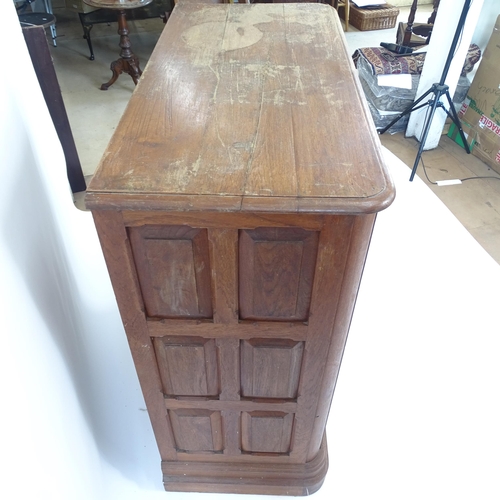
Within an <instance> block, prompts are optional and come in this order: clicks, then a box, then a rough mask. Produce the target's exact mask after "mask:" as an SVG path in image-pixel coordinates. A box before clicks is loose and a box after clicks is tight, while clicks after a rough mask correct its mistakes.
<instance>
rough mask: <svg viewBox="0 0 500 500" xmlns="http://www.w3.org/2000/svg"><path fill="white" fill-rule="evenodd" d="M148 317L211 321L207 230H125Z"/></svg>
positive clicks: (175, 227) (142, 228)
mask: <svg viewBox="0 0 500 500" xmlns="http://www.w3.org/2000/svg"><path fill="white" fill-rule="evenodd" d="M128 231H129V235H130V241H131V243H132V249H133V252H134V257H135V262H136V265H137V273H138V276H139V282H140V285H141V290H142V294H143V298H144V304H145V307H146V312H147V315H148V316H149V317H158V318H211V317H212V298H211V289H210V258H209V250H208V238H207V231H206V230H202V229H193V228H190V227H188V226H142V227H133V228H129V229H128Z"/></svg>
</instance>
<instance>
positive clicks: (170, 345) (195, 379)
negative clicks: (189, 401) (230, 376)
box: [154, 337, 219, 396]
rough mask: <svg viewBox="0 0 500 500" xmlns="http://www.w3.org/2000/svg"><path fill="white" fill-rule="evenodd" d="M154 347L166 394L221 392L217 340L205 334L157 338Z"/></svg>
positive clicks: (210, 393)
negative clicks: (200, 335)
mask: <svg viewBox="0 0 500 500" xmlns="http://www.w3.org/2000/svg"><path fill="white" fill-rule="evenodd" d="M154 347H155V352H156V359H157V360H158V368H159V371H160V377H161V381H162V385H163V392H164V394H165V395H170V396H216V395H218V394H219V382H218V380H219V377H218V373H217V371H218V370H217V366H218V365H217V352H216V345H215V341H214V340H212V339H203V338H201V337H157V338H155V339H154Z"/></svg>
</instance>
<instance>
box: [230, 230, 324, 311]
mask: <svg viewBox="0 0 500 500" xmlns="http://www.w3.org/2000/svg"><path fill="white" fill-rule="evenodd" d="M318 234H319V233H317V232H311V231H306V230H303V229H296V228H259V229H255V230H253V231H241V232H240V242H239V257H240V260H239V270H240V273H239V278H240V286H239V292H240V294H239V296H240V318H241V319H253V320H266V319H267V320H269V319H272V320H296V321H297V320H298V321H305V320H307V318H308V315H309V306H310V302H311V290H312V282H313V278H314V266H315V263H316V254H317V248H318Z"/></svg>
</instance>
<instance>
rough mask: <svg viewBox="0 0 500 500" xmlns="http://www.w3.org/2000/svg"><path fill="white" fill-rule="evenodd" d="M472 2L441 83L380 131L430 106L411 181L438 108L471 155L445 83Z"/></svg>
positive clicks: (466, 5)
mask: <svg viewBox="0 0 500 500" xmlns="http://www.w3.org/2000/svg"><path fill="white" fill-rule="evenodd" d="M471 2H472V0H465V3H464V7H463V9H462V14H461V15H460V20H459V21H458V26H457V29H456V31H455V36H454V37H453V41H452V42H451V47H450V51H449V53H448V58H447V59H446V63H445V65H444V69H443V73H442V75H441V79H440V80H439V83H434V84H433V85H432V86H431V88H430V89H429V90H427V92H425V93H424V94H423V95H421V96H420V97H419V98H418V99H417V100H416V101H415V102H414V103H412V104H411V106H409V107H408V108H407V109H405V110H404V111H403V112H402V113H401V114H400V115H398V116H397V117H396V118H395V119H394V120H393V121H392V122H391V123H389V125H387V126H386V127H384V128H383V129H382V130H380V131H379V134H381V135H382V134H383V133H384V132H387V130H389V129H390V128H391V127H392V126H393V125H394V124H395V123H396V122H398V121H399V120H400V119H401V118H403V116H406V115H408V114H410V113H411V112H412V111H416V110H417V109H421V108H424V107H425V106H430V111H429V112H428V115H427V117H426V120H425V123H424V127H423V129H422V138H421V139H420V147H419V148H418V153H417V158H416V159H415V163H414V165H413V169H412V171H411V176H410V181H413V178H414V177H415V173H416V172H417V168H418V163H419V161H420V157H421V156H422V152H423V150H424V146H425V141H426V140H427V135H428V134H429V129H430V127H431V123H432V119H433V117H434V113H435V112H436V109H437V108H441V109H443V110H444V111H445V112H446V114H447V115H448V116H449V118H450V119H451V120H452V121H453V123H454V124H455V126H456V127H457V130H458V132H459V134H460V137H461V139H462V142H463V144H464V147H465V151H466V152H467V154H470V148H469V145H468V144H467V139H466V138H465V135H464V131H463V129H462V125H461V124H460V120H459V118H458V115H457V112H456V111H455V106H454V105H453V100H452V98H451V96H450V92H449V87H448V85H446V84H445V83H444V82H445V80H446V77H447V76H448V71H449V69H450V65H451V62H452V61H453V57H454V55H455V50H456V47H457V44H458V41H459V39H460V36H461V34H462V29H463V26H464V24H465V19H466V17H467V14H468V13H469V8H470V5H471ZM430 95H431V98H430V99H429V100H428V101H427V102H425V103H423V104H420V103H422V102H423V101H424V100H425V99H426V98H427V97H428V96H430ZM443 96H445V97H446V99H447V101H448V104H449V106H450V110H447V109H446V108H445V106H444V104H443V103H442V102H441V98H442V97H443Z"/></svg>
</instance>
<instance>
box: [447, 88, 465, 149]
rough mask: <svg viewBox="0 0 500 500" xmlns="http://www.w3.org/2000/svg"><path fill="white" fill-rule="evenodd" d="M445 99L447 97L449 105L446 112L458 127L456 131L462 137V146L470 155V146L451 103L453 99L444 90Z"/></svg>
mask: <svg viewBox="0 0 500 500" xmlns="http://www.w3.org/2000/svg"><path fill="white" fill-rule="evenodd" d="M445 94H446V99H448V104H449V105H450V111H448V110H446V112H447V113H448V116H449V117H450V118H451V119H452V120H453V123H454V124H455V126H456V127H457V129H458V133H459V134H460V137H461V138H462V142H463V143H464V148H465V151H466V152H467V154H469V155H470V148H469V143H468V142H467V139H466V137H465V134H464V129H463V128H462V124H461V123H460V118H458V115H457V112H456V110H455V106H454V104H453V99H452V98H451V97H450V93H449V92H448V91H446V93H445Z"/></svg>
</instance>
